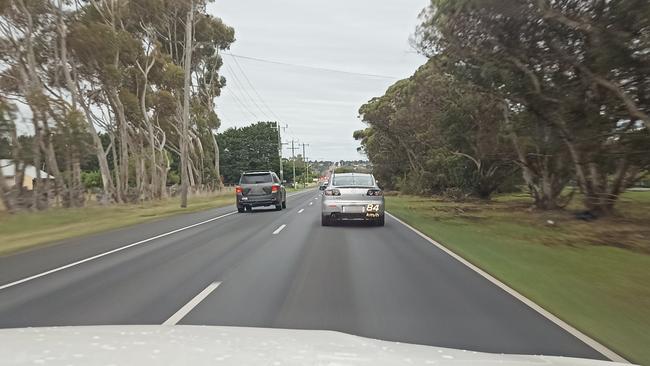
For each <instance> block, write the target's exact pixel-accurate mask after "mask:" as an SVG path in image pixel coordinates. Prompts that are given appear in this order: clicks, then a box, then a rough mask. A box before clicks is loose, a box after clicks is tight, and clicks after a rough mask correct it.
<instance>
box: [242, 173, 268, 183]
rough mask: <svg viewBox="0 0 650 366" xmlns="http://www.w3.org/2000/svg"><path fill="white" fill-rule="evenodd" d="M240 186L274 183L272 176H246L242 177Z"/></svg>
mask: <svg viewBox="0 0 650 366" xmlns="http://www.w3.org/2000/svg"><path fill="white" fill-rule="evenodd" d="M239 183H240V184H260V183H273V177H272V176H271V174H244V175H242V176H241V181H240V182H239Z"/></svg>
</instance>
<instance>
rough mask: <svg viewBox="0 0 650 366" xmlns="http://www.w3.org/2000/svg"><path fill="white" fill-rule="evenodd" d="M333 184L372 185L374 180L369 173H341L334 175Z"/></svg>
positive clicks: (342, 185) (343, 185)
mask: <svg viewBox="0 0 650 366" xmlns="http://www.w3.org/2000/svg"><path fill="white" fill-rule="evenodd" d="M333 184H334V186H335V187H345V186H354V187H372V186H374V182H373V179H372V176H370V175H343V176H334V181H333Z"/></svg>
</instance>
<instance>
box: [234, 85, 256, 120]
mask: <svg viewBox="0 0 650 366" xmlns="http://www.w3.org/2000/svg"><path fill="white" fill-rule="evenodd" d="M229 90H231V91H232V97H233V98H234V99H235V102H237V104H239V106H240V109H241V110H242V111H245V112H248V113H249V114H250V115H252V116H253V119H255V120H259V118H258V117H257V115H256V114H255V113H253V112H252V111H251V110H250V109H248V107H247V106H246V105H244V103H243V102H242V101H241V100H240V99H239V97H238V96H237V93H236V92H235V89H234V88H230V89H229Z"/></svg>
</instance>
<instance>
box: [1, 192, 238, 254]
mask: <svg viewBox="0 0 650 366" xmlns="http://www.w3.org/2000/svg"><path fill="white" fill-rule="evenodd" d="M230 204H233V205H234V197H233V193H232V192H230V191H229V192H224V193H222V194H217V195H207V196H194V197H190V199H189V202H188V208H185V209H183V208H180V199H179V198H170V199H166V200H162V201H157V202H146V203H143V204H137V205H135V204H134V205H112V206H98V205H96V204H94V205H89V206H88V207H84V208H68V209H64V208H53V209H50V210H48V211H44V212H27V213H19V214H15V215H9V214H8V213H7V212H6V211H0V256H3V255H8V254H11V253H15V252H18V251H23V250H27V249H32V248H35V247H37V246H40V245H45V244H48V243H51V242H55V241H58V240H63V239H68V238H72V237H76V236H81V235H88V234H94V233H98V232H102V231H106V230H110V229H116V228H119V227H123V226H128V225H133V224H138V223H142V222H146V221H152V220H156V219H160V218H163V217H168V216H172V215H177V214H183V213H190V212H197V211H203V210H208V209H211V208H216V207H222V206H227V205H230ZM233 207H234V206H233Z"/></svg>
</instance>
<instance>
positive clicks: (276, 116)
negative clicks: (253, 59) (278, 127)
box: [226, 53, 282, 121]
mask: <svg viewBox="0 0 650 366" xmlns="http://www.w3.org/2000/svg"><path fill="white" fill-rule="evenodd" d="M226 55H229V56H230V57H232V59H233V61H235V65H237V68H238V69H239V71H241V73H242V75H244V79H246V82H247V83H248V85H249V86H250V87H251V89H253V92H254V93H255V95H257V97H258V98H259V100H260V102H262V105H264V107H266V109H267V110H268V111H269V112H270V113H271V115H272V116H273V117H275V118H276V120H278V121H280V120H282V118H280V117H278V115H277V114H275V113H274V112H273V110H272V109H271V108H270V107H269V105H268V104H266V101H264V98H262V96H261V95H260V93H258V92H257V89H255V87H254V86H253V83H251V80H250V79H249V78H248V76H247V75H246V72H245V71H244V68H243V67H242V66H241V65H240V64H239V61H237V57H235V56H233V55H232V54H231V53H226Z"/></svg>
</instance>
